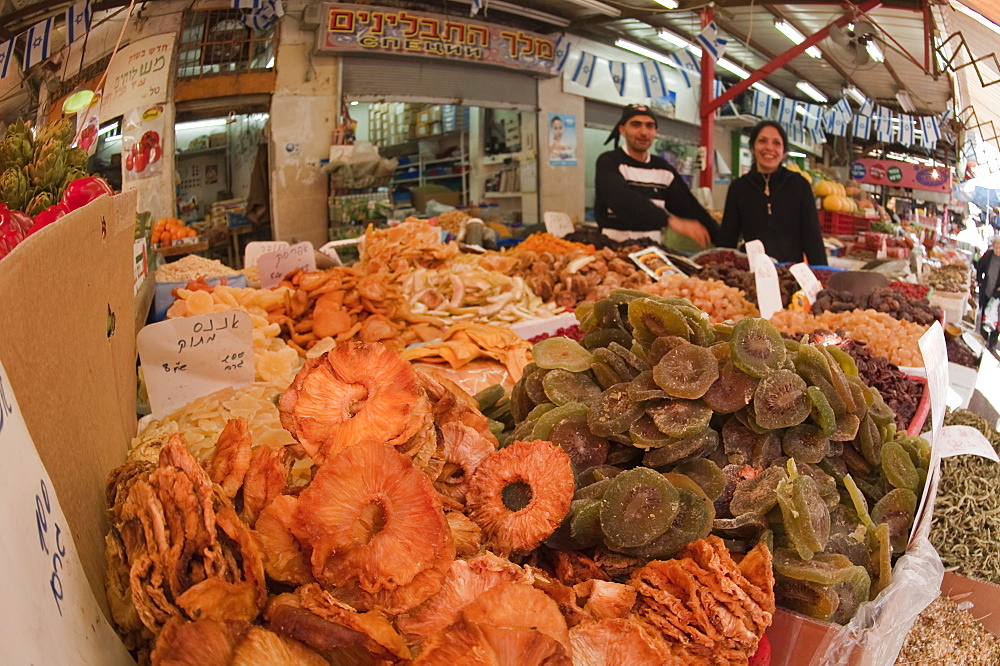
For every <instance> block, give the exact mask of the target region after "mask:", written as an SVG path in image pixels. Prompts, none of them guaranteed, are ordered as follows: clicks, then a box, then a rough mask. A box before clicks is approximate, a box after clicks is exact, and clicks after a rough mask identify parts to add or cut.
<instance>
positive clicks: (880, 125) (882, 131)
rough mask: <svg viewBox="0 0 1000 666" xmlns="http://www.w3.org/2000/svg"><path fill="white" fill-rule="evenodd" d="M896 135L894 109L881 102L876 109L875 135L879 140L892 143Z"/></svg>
mask: <svg viewBox="0 0 1000 666" xmlns="http://www.w3.org/2000/svg"><path fill="white" fill-rule="evenodd" d="M894 135H895V132H893V130H892V111H891V110H890V109H888V108H886V107H884V106H882V105H881V104H880V105H879V106H878V107H877V108H876V111H875V136H876V137H877V138H878V140H879V141H882V142H884V143H891V142H892V139H893V136H894Z"/></svg>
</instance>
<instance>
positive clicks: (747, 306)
mask: <svg viewBox="0 0 1000 666" xmlns="http://www.w3.org/2000/svg"><path fill="white" fill-rule="evenodd" d="M642 290H643V291H645V292H648V293H650V294H653V295H655V296H677V297H680V298H685V299H687V300H689V301H691V303H692V304H694V306H695V307H697V308H700V309H701V310H702V312H704V313H706V314H707V315H708V318H709V319H711V320H712V321H713V322H715V323H718V324H721V323H722V322H724V321H735V320H737V319H743V318H744V317H759V316H760V311H758V310H757V306H755V305H754V304H753V303H751V302H750V301H748V300H747V299H746V294H745V293H744V292H742V291H740V290H739V289H734V288H733V287H730V286H729V285H727V284H726V283H724V282H720V281H719V280H703V279H702V278H697V277H686V276H683V275H671V276H670V277H668V278H667V279H666V280H661V281H660V282H654V283H653V284H651V285H648V286H645V287H643V288H642Z"/></svg>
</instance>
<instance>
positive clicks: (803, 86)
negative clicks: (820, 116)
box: [795, 81, 830, 104]
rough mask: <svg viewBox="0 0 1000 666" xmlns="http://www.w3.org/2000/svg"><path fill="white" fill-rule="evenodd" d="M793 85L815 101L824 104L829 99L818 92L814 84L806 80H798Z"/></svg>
mask: <svg viewBox="0 0 1000 666" xmlns="http://www.w3.org/2000/svg"><path fill="white" fill-rule="evenodd" d="M795 87H796V88H798V89H799V90H801V91H802V92H804V93H805V94H806V95H808V96H809V97H812V98H813V99H814V100H815V101H817V102H819V103H820V104H826V103H827V102H829V101H830V100H828V99H827V98H826V95H824V94H823V93H822V92H820V91H819V90H818V89H817V88H816V86H814V85H813V84H811V83H808V82H806V81H799V82H798V83H796V84H795Z"/></svg>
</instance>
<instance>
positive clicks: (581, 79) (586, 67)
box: [573, 51, 597, 88]
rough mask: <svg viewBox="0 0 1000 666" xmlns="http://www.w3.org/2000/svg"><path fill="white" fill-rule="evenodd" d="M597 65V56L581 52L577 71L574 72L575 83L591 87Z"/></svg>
mask: <svg viewBox="0 0 1000 666" xmlns="http://www.w3.org/2000/svg"><path fill="white" fill-rule="evenodd" d="M596 64H597V56H595V55H594V54H593V53H587V52H586V51H581V52H580V61H579V62H578V63H576V71H575V72H573V83H579V84H580V85H582V86H586V87H588V88H589V87H590V82H591V81H593V80H594V65H596Z"/></svg>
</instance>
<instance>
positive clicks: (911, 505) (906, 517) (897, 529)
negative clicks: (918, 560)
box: [872, 488, 917, 553]
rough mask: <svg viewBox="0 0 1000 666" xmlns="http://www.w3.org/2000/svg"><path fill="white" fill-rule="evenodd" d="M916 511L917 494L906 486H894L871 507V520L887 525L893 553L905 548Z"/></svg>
mask: <svg viewBox="0 0 1000 666" xmlns="http://www.w3.org/2000/svg"><path fill="white" fill-rule="evenodd" d="M916 512H917V495H916V493H914V492H913V491H912V490H908V489H906V488H894V489H892V490H890V491H889V492H888V493H886V494H885V496H884V497H883V498H882V499H880V500H879V501H878V502H876V503H875V506H874V507H872V522H874V523H875V524H876V525H877V524H879V523H887V524H888V525H889V542H890V543H891V544H892V551H893V552H894V553H901V552H903V551H904V550H906V541H907V537H908V536H909V533H910V526H911V525H912V524H913V517H914V515H916Z"/></svg>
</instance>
